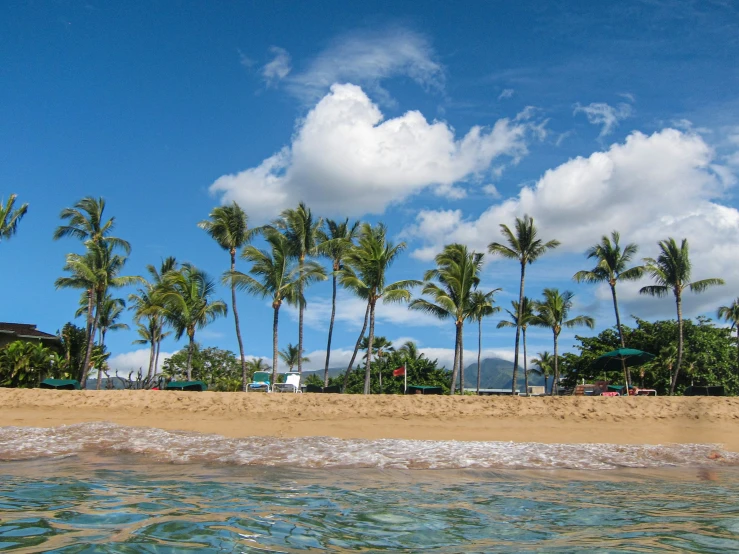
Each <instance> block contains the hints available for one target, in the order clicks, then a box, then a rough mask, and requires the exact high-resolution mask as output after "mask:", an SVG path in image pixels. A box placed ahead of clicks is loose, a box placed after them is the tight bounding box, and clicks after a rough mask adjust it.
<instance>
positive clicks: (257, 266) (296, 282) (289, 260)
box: [224, 229, 326, 384]
mask: <svg viewBox="0 0 739 554" xmlns="http://www.w3.org/2000/svg"><path fill="white" fill-rule="evenodd" d="M265 239H266V240H267V243H268V244H269V246H270V251H266V250H259V249H258V248H256V247H254V246H247V247H246V248H244V251H243V252H242V254H241V257H242V258H243V259H244V260H246V261H247V262H250V263H251V264H252V268H251V269H250V270H249V273H251V275H246V274H245V273H241V272H240V271H234V272H233V273H231V274H228V275H225V276H224V283H226V284H229V285H231V284H232V283H233V284H234V285H235V286H236V288H238V289H240V290H245V291H247V292H249V293H250V294H254V295H256V296H260V297H262V298H270V299H271V300H272V310H273V313H274V316H273V320H272V383H273V384H274V383H275V382H276V379H277V365H278V348H277V343H278V334H277V330H278V324H279V317H280V307H281V306H282V303H283V302H287V304H288V305H291V306H298V305H300V304H305V299H304V298H303V294H302V291H303V288H304V286H305V285H306V284H309V283H312V282H314V281H320V280H323V279H325V278H326V272H325V271H324V269H323V267H321V265H320V264H318V263H316V262H313V261H306V262H305V263H304V264H303V267H302V268H301V267H300V266H299V265H297V264H296V263H295V257H294V256H293V255H292V251H291V246H290V242H289V239H288V238H287V237H286V236H285V235H283V234H282V233H279V232H278V231H276V230H275V229H267V230H265ZM298 350H300V345H298ZM301 354H302V350H301ZM298 367H300V366H298Z"/></svg>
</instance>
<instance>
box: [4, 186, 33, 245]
mask: <svg viewBox="0 0 739 554" xmlns="http://www.w3.org/2000/svg"><path fill="white" fill-rule="evenodd" d="M16 198H18V195H17V194H11V195H10V197H9V198H8V201H7V202H5V200H3V199H0V242H2V241H3V240H8V239H9V238H10V237H12V236H13V235H14V234H15V233H16V231H17V230H18V223H20V221H21V219H23V216H24V215H26V212H28V204H21V206H19V207H18V208H17V209H14V208H15V199H16Z"/></svg>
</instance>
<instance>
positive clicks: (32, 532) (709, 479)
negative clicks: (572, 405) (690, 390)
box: [0, 455, 739, 553]
mask: <svg viewBox="0 0 739 554" xmlns="http://www.w3.org/2000/svg"><path fill="white" fill-rule="evenodd" d="M0 520H1V522H0V550H8V551H16V550H18V551H25V552H42V551H44V552H46V551H48V552H65V553H71V552H265V551H268V552H305V551H311V550H312V551H319V550H323V551H330V552H345V551H358V552H416V551H424V552H596V551H597V552H731V551H739V472H737V470H736V469H733V468H724V469H718V470H706V469H699V470H692V469H668V470H654V469H649V470H633V469H625V470H610V471H600V472H594V471H583V470H554V471H543V470H535V471H516V470H497V471H491V470H443V471H429V470H420V471H419V470H416V471H412V470H377V469H331V470H329V469H293V468H286V467H281V468H275V467H272V468H264V467H234V466H207V465H202V464H188V465H175V464H164V463H153V462H151V461H150V460H147V459H145V458H142V457H133V456H123V457H108V456H99V455H95V456H94V457H91V456H85V455H82V456H72V457H68V458H65V459H62V460H58V459H57V460H34V461H23V462H3V463H2V464H0Z"/></svg>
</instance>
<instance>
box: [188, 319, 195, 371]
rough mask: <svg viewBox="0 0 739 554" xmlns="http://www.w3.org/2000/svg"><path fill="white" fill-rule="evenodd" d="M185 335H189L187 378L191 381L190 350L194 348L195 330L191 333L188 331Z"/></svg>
mask: <svg viewBox="0 0 739 554" xmlns="http://www.w3.org/2000/svg"><path fill="white" fill-rule="evenodd" d="M187 336H188V337H190V344H189V345H188V347H187V380H188V381H192V351H193V348H195V331H193V332H192V334H190V333H189V332H188V333H187Z"/></svg>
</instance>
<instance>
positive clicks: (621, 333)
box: [610, 283, 631, 393]
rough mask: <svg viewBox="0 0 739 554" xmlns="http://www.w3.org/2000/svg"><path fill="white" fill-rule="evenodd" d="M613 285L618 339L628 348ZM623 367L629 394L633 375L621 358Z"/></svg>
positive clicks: (622, 346) (623, 346) (614, 285)
mask: <svg viewBox="0 0 739 554" xmlns="http://www.w3.org/2000/svg"><path fill="white" fill-rule="evenodd" d="M610 285H611V296H612V297H613V311H614V312H616V327H618V339H619V341H620V342H621V348H626V342H625V341H624V330H623V327H622V326H621V314H619V312H618V298H617V297H616V284H615V283H610ZM621 367H622V369H623V372H624V383H626V392H627V393H628V392H629V385H631V375H630V374H629V370H628V369H627V367H626V360H625V359H623V358H621Z"/></svg>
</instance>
